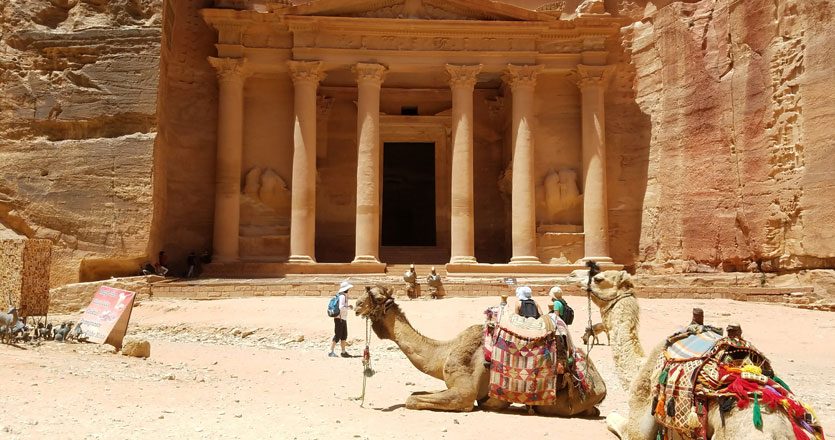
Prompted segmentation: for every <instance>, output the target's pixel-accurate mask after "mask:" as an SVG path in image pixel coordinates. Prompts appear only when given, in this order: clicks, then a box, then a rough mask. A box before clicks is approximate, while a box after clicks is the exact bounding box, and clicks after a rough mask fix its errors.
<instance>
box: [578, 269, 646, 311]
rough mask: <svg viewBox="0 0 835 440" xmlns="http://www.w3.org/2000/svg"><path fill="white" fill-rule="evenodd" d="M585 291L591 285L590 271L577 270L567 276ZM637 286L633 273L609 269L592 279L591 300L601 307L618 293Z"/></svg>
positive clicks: (628, 290)
mask: <svg viewBox="0 0 835 440" xmlns="http://www.w3.org/2000/svg"><path fill="white" fill-rule="evenodd" d="M567 281H568V282H571V283H575V284H576V285H577V286H578V287H579V288H580V289H582V290H583V291H584V292H585V291H586V289H588V287H589V271H587V270H575V271H574V272H571V274H570V275H569V276H568V278H567ZM634 287H635V283H634V282H633V281H632V275H629V273H627V272H626V271H623V270H607V271H605V272H600V273H598V274H596V275H595V276H594V277H592V279H591V291H592V295H591V300H592V301H593V302H594V303H595V304H596V305H597V306H598V307H600V308H603V307H605V306H606V305H607V303H608V302H609V301H611V300H613V299H615V298H616V297H617V296H618V295H620V294H623V293H626V292H630V291H632V289H633V288H634Z"/></svg>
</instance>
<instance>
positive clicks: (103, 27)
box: [0, 0, 162, 286]
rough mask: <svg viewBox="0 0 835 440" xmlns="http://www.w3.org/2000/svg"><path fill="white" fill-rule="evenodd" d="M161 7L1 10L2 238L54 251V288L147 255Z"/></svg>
mask: <svg viewBox="0 0 835 440" xmlns="http://www.w3.org/2000/svg"><path fill="white" fill-rule="evenodd" d="M161 3H162V2H161V0H139V1H123V0H118V1H111V2H106V3H101V2H93V1H70V2H61V1H52V2H50V1H45V0H36V1H24V0H11V1H7V2H3V4H2V5H0V16H2V17H3V19H2V20H0V35H2V38H0V163H3V168H2V169H3V173H2V175H0V232H2V231H3V230H5V232H3V233H4V234H6V235H9V234H12V233H14V234H17V235H21V236H26V237H29V238H43V239H47V240H50V241H51V242H52V243H53V244H54V246H55V252H54V260H53V265H52V271H51V272H52V273H51V282H52V285H53V286H56V285H61V284H65V283H69V282H76V281H79V280H89V279H100V278H102V277H105V276H108V275H113V274H121V275H126V274H131V273H135V272H136V271H137V268H138V264H139V263H141V262H142V260H143V259H144V256H145V254H146V248H147V246H148V243H149V237H150V236H151V228H150V224H151V218H152V213H153V212H154V209H153V199H152V197H151V176H152V169H153V167H152V164H153V146H154V139H155V134H154V131H155V126H156V95H157V83H158V81H157V78H158V71H159V68H158V66H159V42H160V35H161V30H160V23H161Z"/></svg>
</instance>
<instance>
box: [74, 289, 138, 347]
mask: <svg viewBox="0 0 835 440" xmlns="http://www.w3.org/2000/svg"><path fill="white" fill-rule="evenodd" d="M135 298H136V293H134V292H129V291H127V290H120V289H115V288H113V287H107V286H101V287H99V291H98V292H96V296H94V297H93V300H92V301H90V305H89V306H87V310H85V311H84V315H83V316H82V317H81V321H79V323H78V324H79V325H81V331H82V332H83V333H84V336H86V337H87V340H88V341H89V342H95V343H97V344H104V343H107V344H110V345H112V346H114V347H116V348H117V349H120V348H122V339H124V337H125V333H126V332H127V330H128V321H130V314H131V311H133V300H134V299H135Z"/></svg>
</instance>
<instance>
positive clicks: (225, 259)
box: [212, 255, 239, 263]
mask: <svg viewBox="0 0 835 440" xmlns="http://www.w3.org/2000/svg"><path fill="white" fill-rule="evenodd" d="M238 261H239V258H238V257H237V256H227V255H212V263H237V262H238Z"/></svg>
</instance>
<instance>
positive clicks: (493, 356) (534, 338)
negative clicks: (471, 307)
mask: <svg viewBox="0 0 835 440" xmlns="http://www.w3.org/2000/svg"><path fill="white" fill-rule="evenodd" d="M513 310H514V308H513V307H511V306H504V307H491V308H490V309H488V310H487V311H486V312H485V314H486V315H487V320H486V322H485V325H484V356H485V359H486V360H488V361H490V387H489V395H490V397H493V398H496V399H499V400H504V401H507V402H511V403H521V404H525V405H553V404H554V403H555V401H556V390H557V389H558V387H557V382H558V376H560V375H562V374H564V373H565V371H564V370H565V368H564V366H565V365H567V362H566V359H565V358H567V355H566V354H565V353H567V351H566V349H565V346H564V342H563V339H562V338H559V337H557V336H558V335H559V332H558V331H556V330H555V328H554V324H553V321H552V320H551V319H550V318H549V317H548V316H547V315H541V316H540V317H539V318H536V319H534V318H525V317H522V316H519V315H517V314H515V313H514V312H513ZM563 328H564V326H563ZM560 352H561V353H563V354H562V355H560V354H559V353H560Z"/></svg>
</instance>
